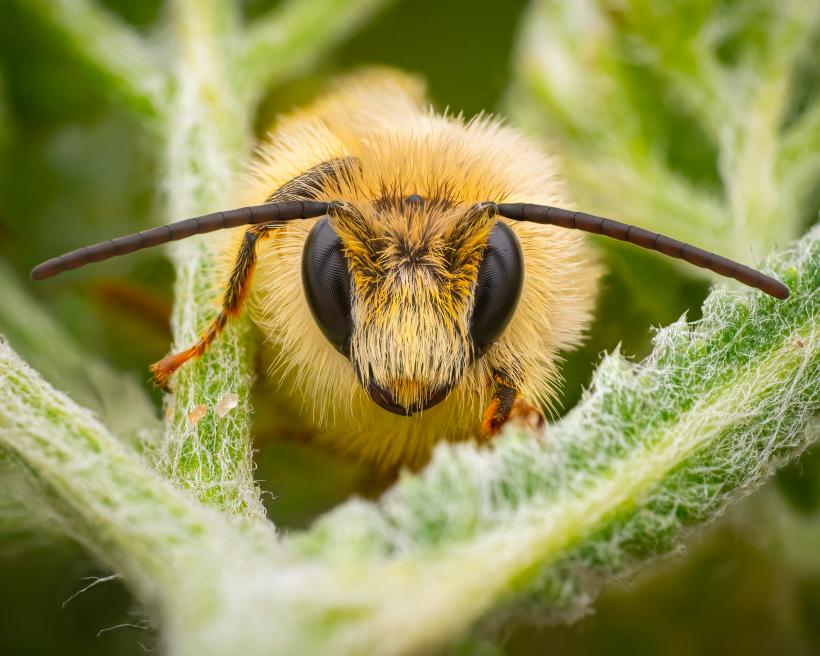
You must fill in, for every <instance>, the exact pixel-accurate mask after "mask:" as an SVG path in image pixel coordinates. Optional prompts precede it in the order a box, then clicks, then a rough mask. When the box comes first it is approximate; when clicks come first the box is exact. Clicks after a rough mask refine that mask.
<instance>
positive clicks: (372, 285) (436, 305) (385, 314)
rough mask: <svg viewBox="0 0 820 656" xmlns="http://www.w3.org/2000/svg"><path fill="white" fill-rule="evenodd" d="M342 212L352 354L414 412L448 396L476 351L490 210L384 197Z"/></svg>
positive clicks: (372, 384) (377, 387)
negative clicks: (474, 323)
mask: <svg viewBox="0 0 820 656" xmlns="http://www.w3.org/2000/svg"><path fill="white" fill-rule="evenodd" d="M368 205H369V206H367V207H356V206H355V205H353V204H346V205H345V206H343V207H342V208H341V209H340V210H339V211H337V212H335V213H334V219H333V222H332V223H333V227H334V229H335V231H336V232H337V233H338V235H339V236H340V238H341V241H342V244H343V250H344V254H345V257H346V259H347V264H348V268H349V272H350V277H351V283H352V284H351V294H350V296H351V320H352V333H351V339H350V354H349V357H350V360H351V362H352V364H353V367H354V369H355V371H356V372H357V375H358V377H359V379H360V381H361V382H362V384H363V385H364V387H365V388H366V389H368V391H369V392H370V394H371V397H373V398H374V400H375V401H376V402H377V403H379V404H380V405H382V407H385V408H387V409H391V408H392V409H394V410H398V411H399V412H401V411H402V410H404V411H406V413H407V414H412V413H413V412H414V411H417V410H420V409H425V408H426V407H430V406H431V405H434V404H435V403H437V402H438V401H441V400H442V399H443V398H444V396H445V395H446V394H447V393H448V392H449V391H450V390H451V389H452V388H453V387H454V386H455V385H456V384H457V383H458V382H459V381H460V380H461V378H462V376H463V375H464V371H465V369H466V368H467V366H468V365H469V364H470V363H471V362H472V360H473V358H474V356H475V345H474V344H473V340H472V339H471V335H470V330H469V327H470V317H471V313H472V310H473V307H474V296H475V294H474V292H475V287H476V280H477V275H478V270H479V264H480V263H481V260H482V254H483V252H484V249H485V247H486V245H487V238H488V236H489V232H490V227H491V224H492V220H491V218H490V217H489V216H488V214H487V212H482V211H475V209H473V208H471V209H468V210H467V211H465V210H464V208H460V207H453V205H452V204H451V202H450V201H449V199H447V198H430V199H422V198H421V197H420V196H414V195H411V196H410V197H409V200H407V199H405V198H402V197H401V196H400V195H398V194H397V195H393V196H390V197H382V198H380V199H378V201H377V202H375V203H370V204H368Z"/></svg>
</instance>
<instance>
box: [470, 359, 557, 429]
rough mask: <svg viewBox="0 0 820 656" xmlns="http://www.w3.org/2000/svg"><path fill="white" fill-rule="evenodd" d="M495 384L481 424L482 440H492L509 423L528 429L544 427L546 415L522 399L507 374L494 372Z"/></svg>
mask: <svg viewBox="0 0 820 656" xmlns="http://www.w3.org/2000/svg"><path fill="white" fill-rule="evenodd" d="M493 383H494V387H495V391H494V392H493V397H492V399H491V400H490V404H489V405H488V406H487V410H486V411H485V412H484V419H483V421H482V422H481V437H482V438H484V439H485V440H489V439H492V438H493V437H495V435H496V434H498V432H499V431H500V430H501V429H502V428H503V426H504V424H506V423H507V422H508V421H515V422H518V423H521V424H523V425H524V426H526V427H528V428H539V427H541V426H543V424H544V415H543V414H542V413H541V411H540V410H539V409H538V408H537V407H536V406H535V405H533V404H532V403H530V402H528V401H525V400H524V399H523V398H521V396H520V395H519V393H518V390H517V389H516V387H515V385H514V384H513V382H512V381H511V380H510V379H509V377H508V376H507V375H506V374H504V373H503V372H501V371H494V372H493Z"/></svg>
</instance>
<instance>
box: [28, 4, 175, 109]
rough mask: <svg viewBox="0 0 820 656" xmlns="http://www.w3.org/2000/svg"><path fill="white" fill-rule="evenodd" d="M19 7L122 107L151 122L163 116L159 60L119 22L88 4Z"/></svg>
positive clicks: (164, 90) (164, 97)
mask: <svg viewBox="0 0 820 656" xmlns="http://www.w3.org/2000/svg"><path fill="white" fill-rule="evenodd" d="M19 4H20V6H21V7H23V8H24V9H25V10H26V11H29V12H31V13H33V14H34V15H35V16H37V17H38V18H39V19H40V21H41V22H42V23H43V24H44V25H47V26H48V27H50V28H51V29H52V30H53V31H54V33H55V34H57V35H59V37H60V38H61V39H62V41H63V42H64V43H65V45H66V46H67V48H68V49H70V50H71V51H72V52H73V53H74V54H75V56H77V57H79V58H81V59H82V60H83V61H85V62H86V63H87V64H88V65H90V66H91V67H92V68H93V69H94V70H96V71H97V72H98V73H99V74H100V75H102V76H103V78H104V79H106V80H107V81H108V82H109V88H110V89H111V90H113V91H114V92H115V93H116V94H117V95H118V96H119V97H120V99H121V100H122V101H123V102H124V103H125V105H126V106H128V107H131V108H132V109H134V110H135V111H136V112H137V113H139V114H143V115H145V116H147V117H151V118H156V117H157V116H158V115H160V114H162V112H163V110H164V107H165V103H166V100H167V95H168V87H167V78H166V77H165V76H164V74H163V71H162V66H163V63H162V60H161V59H160V58H159V56H158V55H157V53H156V52H155V51H153V50H151V49H150V48H149V46H148V45H147V44H146V43H145V41H144V40H143V39H142V38H140V37H139V35H137V34H136V33H135V32H134V31H133V30H131V29H130V28H129V27H128V26H126V25H124V24H123V23H122V21H120V20H118V19H117V18H116V17H114V16H112V15H111V14H110V13H109V12H107V11H105V10H104V9H102V8H101V7H100V6H99V5H98V4H97V3H96V2H94V1H93V0H23V1H21V2H20V3H19Z"/></svg>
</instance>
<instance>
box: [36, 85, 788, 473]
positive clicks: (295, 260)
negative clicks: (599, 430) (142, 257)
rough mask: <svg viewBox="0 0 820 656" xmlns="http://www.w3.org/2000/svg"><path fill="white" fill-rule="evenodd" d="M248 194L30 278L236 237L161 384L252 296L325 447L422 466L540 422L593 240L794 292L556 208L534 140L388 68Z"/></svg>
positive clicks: (290, 123) (284, 372)
mask: <svg viewBox="0 0 820 656" xmlns="http://www.w3.org/2000/svg"><path fill="white" fill-rule="evenodd" d="M248 190H249V191H248V203H249V204H248V206H246V207H242V208H240V209H232V210H228V211H219V212H215V213H213V214H208V215H206V216H201V217H196V218H192V219H187V220H184V221H179V222H177V223H171V224H169V225H165V226H162V227H159V228H154V229H150V230H146V231H143V232H139V233H137V234H134V235H130V236H126V237H120V238H118V239H113V240H111V241H108V242H104V243H101V244H97V245H94V246H89V247H86V248H82V249H79V250H76V251H72V252H70V253H67V254H65V255H62V256H60V257H57V258H53V259H51V260H48V261H47V262H44V263H43V264H41V265H39V266H37V267H36V268H35V269H34V270H33V271H32V277H33V278H34V279H37V280H39V279H43V278H47V277H50V276H52V275H55V274H57V273H59V272H62V271H65V270H68V269H74V268H76V267H79V266H82V265H84V264H86V263H89V262H98V261H101V260H104V259H107V258H110V257H115V256H118V255H124V254H126V253H131V252H133V251H136V250H139V249H142V248H148V247H152V246H157V245H159V244H164V243H166V242H170V241H174V240H178V239H185V238H188V237H191V236H193V235H198V234H201V233H206V232H212V231H215V230H223V229H230V230H233V231H234V233H235V237H234V239H232V240H230V245H229V246H228V247H227V252H226V256H227V257H228V258H229V259H230V260H231V262H232V266H230V267H229V270H230V273H229V275H228V276H227V282H226V285H225V289H224V293H223V295H222V305H221V309H220V310H219V312H218V314H217V315H216V317H215V318H214V320H213V321H212V323H211V324H210V325H209V326H208V327H207V329H206V330H205V331H204V333H203V334H202V335H201V338H200V339H199V341H197V342H196V343H195V344H193V345H192V346H191V347H190V348H187V349H185V350H183V351H181V352H178V353H173V354H171V355H169V356H167V357H165V358H163V359H162V360H160V361H159V362H157V363H156V364H154V365H153V366H152V367H151V370H152V372H153V375H154V378H155V380H156V381H157V383H159V384H160V385H161V386H163V387H165V388H168V386H169V382H170V377H171V376H172V375H173V373H174V372H175V371H176V370H177V369H179V368H180V367H181V366H183V365H184V364H185V363H186V362H187V361H189V360H191V359H193V358H197V357H199V356H200V355H202V354H203V353H204V352H205V351H206V350H207V349H208V347H209V345H210V344H211V343H212V342H213V341H214V340H215V339H218V337H219V333H220V331H221V330H222V329H223V328H224V327H225V325H226V324H227V322H229V321H231V320H232V319H233V318H234V317H236V316H237V315H238V314H239V313H240V312H242V311H243V308H244V307H245V305H246V304H249V305H250V306H251V308H252V316H253V318H254V320H255V322H256V323H257V324H258V326H259V327H260V328H261V331H262V334H263V335H265V336H266V337H267V338H268V340H269V341H270V342H272V343H273V345H274V346H275V349H276V357H275V358H274V366H273V371H272V375H275V376H289V385H288V386H287V389H284V390H283V391H282V392H281V394H283V395H285V396H286V397H288V398H289V399H290V400H291V401H292V402H293V403H295V404H297V405H301V407H302V409H303V411H304V414H305V415H306V416H307V417H309V421H310V422H312V424H313V428H314V429H315V430H316V432H317V434H318V436H319V437H320V438H321V439H323V440H324V441H326V442H328V443H330V444H332V445H335V446H336V447H338V448H341V449H343V450H346V451H349V452H353V453H354V454H356V455H358V457H360V458H362V459H365V460H370V461H372V462H375V463H379V464H381V465H382V466H383V467H394V466H398V465H407V466H410V467H418V466H420V465H421V464H423V463H424V462H425V461H426V460H427V459H428V457H429V455H430V452H431V449H432V447H433V446H434V444H435V443H436V442H437V441H438V440H442V439H445V440H449V441H452V442H457V441H464V440H470V439H485V440H486V439H489V438H491V437H492V436H494V435H495V434H496V433H498V431H499V430H500V429H501V427H502V426H503V425H504V424H505V423H506V422H508V421H510V419H511V418H514V417H520V418H524V419H527V420H530V421H535V422H541V421H543V417H544V414H543V413H544V411H545V409H547V408H549V407H550V405H551V404H553V403H554V402H555V399H556V393H557V391H558V388H559V381H560V371H559V364H558V363H559V354H560V353H561V352H563V351H568V350H571V349H573V348H574V347H576V346H578V345H579V344H580V343H581V341H582V339H583V336H584V333H585V330H586V328H587V326H588V324H589V323H590V320H591V317H592V314H593V308H594V303H595V296H596V288H597V283H598V278H599V274H600V267H599V265H598V263H597V262H596V258H595V257H594V255H593V253H592V251H591V249H590V246H589V245H588V244H587V243H586V240H585V237H584V235H583V233H584V232H587V233H594V234H599V235H603V236H605V237H610V238H614V239H619V240H622V241H626V242H629V243H631V244H635V245H637V246H640V247H642V248H646V249H651V250H655V251H659V252H660V253H663V254H665V255H668V256H670V257H675V258H679V259H683V260H685V261H687V262H690V263H691V264H694V265H695V266H699V267H704V268H707V269H710V270H712V271H714V272H716V273H718V274H721V275H724V276H728V277H731V278H734V279H736V280H738V281H740V282H743V283H745V284H747V285H750V286H752V287H756V288H758V289H760V290H762V291H764V292H766V293H768V294H771V295H773V296H776V297H778V298H786V297H787V296H788V294H789V290H788V288H787V287H786V286H785V285H783V284H782V283H781V282H779V281H777V280H774V279H773V278H770V277H768V276H765V275H764V274H762V273H760V272H758V271H755V270H753V269H750V268H749V267H747V266H744V265H742V264H739V263H737V262H733V261H731V260H727V259H726V258H723V257H721V256H719V255H716V254H713V253H709V252H707V251H704V250H701V249H699V248H697V247H695V246H692V245H690V244H685V243H683V242H680V241H677V240H675V239H671V238H669V237H666V236H663V235H660V234H657V233H654V232H650V231H647V230H644V229H641V228H638V227H635V226H631V225H627V224H624V223H621V222H619V221H615V220H612V219H607V218H603V217H598V216H593V215H590V214H586V213H584V212H576V211H573V210H567V209H561V208H562V207H565V206H566V205H567V204H568V200H567V195H566V192H565V189H564V185H563V184H562V182H561V180H560V177H559V167H558V164H557V163H556V161H555V160H554V159H553V158H552V157H550V156H548V155H547V154H545V153H544V152H542V151H541V149H540V148H539V147H538V146H537V145H536V144H535V143H533V142H532V141H530V140H529V139H527V138H525V137H524V136H523V135H521V134H520V133H519V132H517V131H516V130H514V129H512V128H510V127H507V126H505V125H503V124H502V123H500V122H499V121H497V120H495V119H493V118H491V117H488V116H479V117H476V118H474V119H472V120H465V119H464V118H463V117H461V116H452V115H441V114H437V113H435V112H434V111H433V110H431V109H430V108H429V107H428V105H427V104H426V101H425V99H424V91H423V88H422V85H421V84H420V83H418V82H417V81H416V80H415V79H414V78H411V77H405V76H403V75H399V74H395V73H390V72H384V71H380V72H370V73H367V74H360V75H358V76H354V77H352V78H349V79H347V80H344V81H342V82H341V83H339V84H338V85H337V86H336V88H334V89H333V90H331V91H330V92H329V93H328V95H326V96H325V97H323V98H321V99H319V100H318V101H316V102H315V103H314V104H313V105H312V106H309V107H308V108H306V109H304V110H302V111H299V112H297V113H295V114H294V115H292V116H290V117H287V118H284V119H282V120H281V121H280V122H279V124H278V126H277V128H276V129H275V131H274V132H273V133H272V134H271V135H270V138H269V139H268V140H267V141H266V142H265V143H264V144H263V145H261V147H260V148H259V150H258V153H257V155H256V158H255V163H254V165H253V169H252V174H251V175H250V176H249V179H248ZM226 273H227V272H226ZM248 299H250V303H248Z"/></svg>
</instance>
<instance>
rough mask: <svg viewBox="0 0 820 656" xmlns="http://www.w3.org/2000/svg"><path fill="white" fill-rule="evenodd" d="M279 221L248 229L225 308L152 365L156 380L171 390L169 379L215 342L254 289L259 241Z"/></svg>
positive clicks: (226, 293)
mask: <svg viewBox="0 0 820 656" xmlns="http://www.w3.org/2000/svg"><path fill="white" fill-rule="evenodd" d="M277 225H278V224H264V225H258V226H254V227H253V228H251V229H250V230H248V231H247V232H245V239H244V240H243V241H242V246H241V247H240V248H239V253H238V254H237V256H236V260H235V261H234V265H233V270H232V271H231V278H230V281H229V282H228V286H227V287H226V288H225V293H224V295H223V297H222V308H221V309H220V311H219V314H218V315H217V316H216V318H215V319H214V320H213V321H212V322H211V323H210V325H209V326H208V327H207V328H206V329H205V331H204V332H203V333H202V335H201V336H200V338H199V341H197V342H196V344H194V345H193V346H191V347H190V348H188V349H185V350H184V351H180V352H179V353H172V354H171V355H169V356H167V357H164V358H163V359H162V360H160V361H159V362H155V363H154V364H152V365H151V373H152V374H153V375H154V382H155V383H156V384H157V385H158V386H159V387H161V388H162V389H164V390H165V391H169V386H168V379H169V378H170V377H171V374H173V373H174V372H175V371H176V370H177V369H179V368H180V367H181V366H182V365H183V364H185V363H186V362H187V361H188V360H190V359H192V358H198V357H199V356H201V355H202V354H203V353H205V351H207V350H208V347H209V346H210V345H211V342H213V341H214V339H216V337H217V336H218V335H219V333H221V332H222V329H223V328H225V325H226V324H227V323H228V320H229V319H230V318H231V317H234V316H236V315H237V314H239V312H240V311H241V310H242V307H243V305H244V304H245V300H246V299H247V297H248V291H249V290H250V280H251V274H252V273H253V269H254V266H255V265H256V242H257V241H258V240H259V239H260V238H262V237H265V236H267V233H268V232H269V231H270V230H272V229H273V228H275V227H277Z"/></svg>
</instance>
